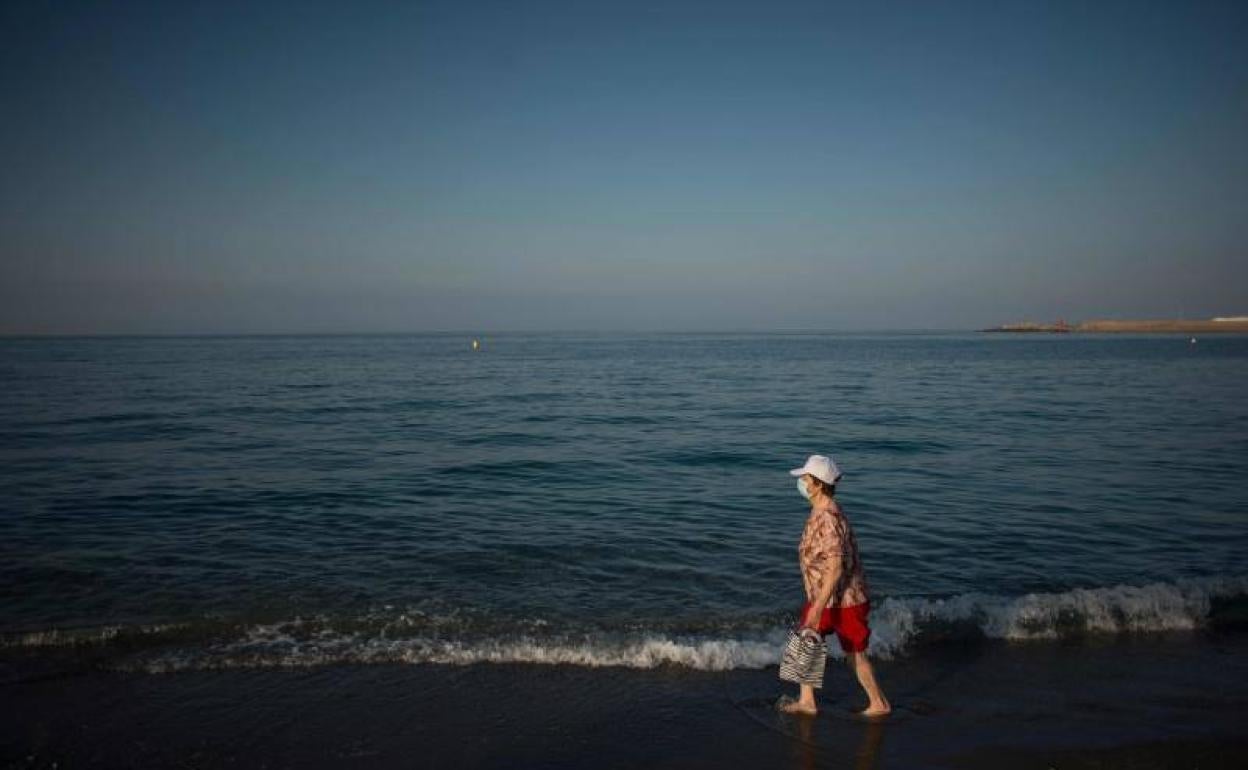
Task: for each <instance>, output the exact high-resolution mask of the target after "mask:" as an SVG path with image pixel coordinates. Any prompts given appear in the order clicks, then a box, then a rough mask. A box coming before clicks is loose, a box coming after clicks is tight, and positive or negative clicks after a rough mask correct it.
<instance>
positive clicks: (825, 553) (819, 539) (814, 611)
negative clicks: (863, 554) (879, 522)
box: [803, 516, 845, 630]
mask: <svg viewBox="0 0 1248 770" xmlns="http://www.w3.org/2000/svg"><path fill="white" fill-rule="evenodd" d="M812 540H813V543H814V546H815V547H814V549H813V550H814V560H815V562H816V563H817V564H818V565H819V576H820V581H819V586H818V587H817V588H816V589H815V595H814V596H812V597H810V609H809V610H807V611H806V617H805V618H803V621H804V622H803V625H805V626H810V627H811V628H814V629H816V630H818V628H819V618H820V616H821V615H822V614H823V608H824V607H826V606H828V600H829V599H831V598H832V592H833V591H835V590H836V586H837V584H839V583H840V582H841V571H842V570H843V569H844V568H845V559H844V555H843V553H842V547H841V546H842V537H841V533H840V532H839V531H838V529H837V527H836V526H834V524H833V522H832V521H830V520H829V519H828V518H827V517H826V516H821V518H820V519H819V520H818V524H817V527H816V529H815V531H814V537H813V538H812Z"/></svg>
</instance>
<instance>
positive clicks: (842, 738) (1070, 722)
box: [0, 631, 1248, 768]
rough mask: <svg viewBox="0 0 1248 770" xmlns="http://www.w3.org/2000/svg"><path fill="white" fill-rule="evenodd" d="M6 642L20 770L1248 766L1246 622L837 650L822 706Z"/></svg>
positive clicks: (10, 750)
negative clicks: (807, 712)
mask: <svg viewBox="0 0 1248 770" xmlns="http://www.w3.org/2000/svg"><path fill="white" fill-rule="evenodd" d="M22 655H23V654H22V653H18V652H14V651H11V650H10V651H4V657H3V659H2V667H0V672H2V673H3V675H4V676H3V677H2V678H0V681H3V684H2V685H0V708H2V709H3V712H4V713H5V714H6V719H5V720H4V724H3V727H2V728H0V765H3V766H4V767H51V766H52V765H53V763H56V764H57V766H58V767H205V768H216V767H267V768H284V767H292V768H294V767H299V768H303V767H313V768H320V767H355V766H368V767H396V768H397V767H404V768H410V767H418V768H440V767H456V768H459V767H471V768H504V767H506V768H517V767H543V768H546V767H550V768H573V767H658V768H738V767H741V768H744V767H751V768H754V767H759V768H774V767H796V768H807V767H819V768H822V767H854V768H873V767H874V768H880V767H898V768H913V767H984V768H988V767H1007V766H1008V767H1011V768H1017V767H1022V768H1027V767H1036V768H1049V767H1054V768H1091V767H1124V768H1125V767H1131V768H1167V767H1200V768H1219V767H1228V768H1229V767H1244V766H1248V741H1246V740H1245V739H1244V738H1243V737H1242V735H1243V729H1242V728H1243V724H1245V722H1246V721H1248V635H1246V634H1244V633H1243V632H1238V631H1237V632H1219V633H1174V634H1151V635H1147V636H1139V637H1117V638H1112V639H1107V640H1104V641H1100V642H1098V641H1095V640H1094V641H1087V640H1084V641H1080V642H1075V643H1044V642H1029V643H1025V644H1009V643H1001V642H982V643H971V644H968V643H959V644H957V645H939V644H937V645H934V646H929V647H927V648H925V649H924V650H922V651H921V652H920V653H918V654H915V655H913V656H910V657H907V658H904V659H900V660H897V661H881V662H879V663H878V665H877V670H878V673H879V675H880V678H881V681H882V683H883V685H884V686H885V688H886V690H887V692H888V693H889V695H890V697H891V698H892V700H893V703H894V706H895V707H896V712H895V714H894V715H893V717H891V718H889V719H888V720H886V721H882V722H864V721H863V720H861V719H859V718H856V717H854V716H853V715H852V714H851V713H850V710H851V709H855V708H861V707H862V705H864V703H865V701H864V699H863V697H862V695H861V694H860V692H859V691H858V690H857V687H856V685H855V684H854V683H853V681H852V680H851V678H850V675H849V672H848V671H847V670H846V669H845V667H844V666H843V665H842V664H840V663H839V662H836V661H830V665H829V669H828V672H829V678H828V682H827V685H826V687H825V689H824V690H823V692H822V695H821V703H822V708H823V710H822V712H821V714H820V715H819V716H818V717H816V718H814V719H805V718H801V717H789V716H785V715H781V714H779V713H777V712H776V711H775V709H774V706H773V704H774V701H775V699H776V698H777V697H778V696H779V695H780V694H782V693H784V692H786V691H788V689H787V688H786V686H785V685H783V683H781V682H779V681H778V679H777V678H776V669H775V668H770V669H765V670H761V671H730V672H723V673H715V672H696V671H690V670H687V669H681V668H676V667H669V668H662V669H655V670H631V669H621V668H599V669H594V668H585V667H575V666H539V665H492V664H481V665H474V666H464V667H457V666H439V665H429V664H421V665H410V666H407V665H396V664H385V665H371V666H369V665H357V666H328V667H319V668H299V669H257V670H247V669H232V670H224V671H191V672H183V673H176V674H133V673H116V672H108V671H101V670H98V669H97V668H95V664H94V663H93V662H92V661H91V659H90V658H89V657H83V655H82V654H81V653H72V652H71V653H62V656H68V657H61V658H60V659H59V660H55V661H53V660H51V659H49V658H48V657H47V656H46V655H43V656H42V657H41V658H40V659H39V660H34V659H33V658H32V657H31V656H30V655H26V656H25V658H23V657H22Z"/></svg>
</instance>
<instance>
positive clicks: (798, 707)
mask: <svg viewBox="0 0 1248 770" xmlns="http://www.w3.org/2000/svg"><path fill="white" fill-rule="evenodd" d="M798 687H800V688H801V692H800V693H799V694H798V696H797V700H795V701H790V702H789V703H786V704H784V705H783V706H781V710H782V711H785V712H787V713H789V714H811V715H814V714H815V713H817V712H818V710H819V706H818V705H817V704H816V703H815V688H813V687H811V686H810V685H808V684H800V685H798Z"/></svg>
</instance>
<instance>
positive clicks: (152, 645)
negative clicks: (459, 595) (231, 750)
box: [0, 576, 1248, 673]
mask: <svg viewBox="0 0 1248 770" xmlns="http://www.w3.org/2000/svg"><path fill="white" fill-rule="evenodd" d="M1245 599H1248V576H1239V577H1230V578H1211V579H1203V580H1198V579H1192V580H1179V581H1176V582H1173V583H1152V584H1149V585H1141V586H1131V585H1119V586H1113V587H1102V588H1088V589H1075V590H1071V591H1066V592H1061V593H1032V594H1026V595H1023V596H1012V597H1011V596H998V595H992V594H984V593H967V594H959V595H955V596H951V597H947V598H928V597H896V598H886V599H884V600H882V601H881V602H879V604H878V605H877V606H875V607H873V609H872V612H871V627H872V636H871V643H870V648H869V652H870V653H871V654H872V655H874V656H877V657H880V658H885V659H888V658H893V657H897V656H903V655H906V654H908V653H910V652H912V651H913V650H914V649H916V648H921V647H922V646H924V645H928V644H933V643H942V642H951V641H952V642H959V641H962V642H970V641H974V640H976V639H1000V640H1007V641H1011V642H1026V641H1032V640H1053V639H1072V638H1079V637H1084V636H1094V635H1113V634H1139V633H1151V632H1160V631H1183V630H1192V629H1197V628H1201V627H1205V626H1208V625H1210V624H1211V623H1213V624H1215V625H1216V624H1217V620H1218V618H1219V617H1220V616H1221V615H1223V614H1228V613H1229V614H1231V615H1235V613H1239V615H1243V614H1244V612H1243V607H1244V605H1245V601H1244V600H1245ZM1227 608H1230V609H1229V610H1228V609H1227ZM1237 617H1238V616H1237ZM521 625H522V626H523V627H524V628H525V629H526V630H525V632H523V633H519V634H515V635H511V636H497V635H490V634H488V633H473V632H472V630H471V629H467V628H463V627H457V629H456V631H455V632H454V633H451V634H448V633H447V629H446V628H445V627H442V628H441V629H439V628H438V627H437V624H436V623H434V624H432V626H431V624H430V623H428V622H414V621H413V619H412V618H411V617H410V616H409V615H408V614H406V613H399V614H397V615H395V614H391V615H390V616H386V617H382V618H370V619H369V620H368V621H362V620H361V619H360V618H351V619H334V618H329V617H314V618H301V617H300V618H295V619H293V620H288V621H282V622H275V623H252V624H237V625H234V626H230V625H228V624H223V623H221V622H220V621H213V622H212V623H207V624H204V627H203V628H201V629H200V630H199V631H198V632H197V631H196V630H195V629H194V628H193V627H192V626H193V624H192V625H190V626H188V624H185V623H173V624H163V625H148V626H132V627H124V626H108V627H103V628H97V629H83V630H72V631H65V630H57V629H52V630H48V631H40V632H33V633H26V634H20V635H14V636H9V637H4V638H0V647H7V648H15V647H20V648H40V647H56V648H64V647H79V646H84V645H85V646H101V647H117V648H118V649H117V652H118V654H117V655H116V656H114V657H112V658H110V659H109V661H108V663H107V664H106V665H107V667H108V668H111V669H114V670H123V671H141V672H148V673H165V672H174V671H183V670H204V669H236V668H281V667H307V666H321V665H332V664H353V663H358V664H369V663H413V664H446V665H471V664H479V663H526V664H551V665H555V664H562V665H573V666H585V667H602V666H618V667H626V668H639V669H645V668H655V667H659V666H677V667H684V668H689V669H695V670H702V671H724V670H730V669H741V668H747V669H759V668H765V667H767V666H771V665H776V664H777V662H778V658H779V652H780V649H781V647H782V645H783V643H784V640H785V636H786V633H787V629H786V626H785V624H783V623H781V624H770V623H769V622H765V621H764V622H757V623H752V624H751V625H750V626H748V627H744V626H742V627H738V628H735V629H734V628H731V627H729V628H724V629H722V630H719V631H716V632H715V633H713V634H708V633H705V632H702V633H688V634H684V633H675V632H672V631H670V630H662V631H660V630H654V631H646V630H645V629H642V630H630V631H624V632H609V631H603V630H580V631H577V630H568V629H564V630H560V629H559V628H558V625H557V624H556V623H553V622H546V621H541V620H539V621H528V622H527V623H526V624H521ZM829 648H830V649H831V650H832V654H833V655H837V656H839V655H840V654H841V653H840V651H839V646H838V645H837V644H835V643H831V644H830V645H829Z"/></svg>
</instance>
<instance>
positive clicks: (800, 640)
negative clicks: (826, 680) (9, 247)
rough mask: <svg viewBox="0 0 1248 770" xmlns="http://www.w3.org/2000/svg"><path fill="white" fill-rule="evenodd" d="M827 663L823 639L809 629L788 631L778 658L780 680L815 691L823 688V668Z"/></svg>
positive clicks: (826, 651) (826, 649) (826, 648)
mask: <svg viewBox="0 0 1248 770" xmlns="http://www.w3.org/2000/svg"><path fill="white" fill-rule="evenodd" d="M827 662H828V647H827V645H826V644H824V641H823V637H821V636H820V635H819V634H818V633H816V632H815V631H814V630H813V629H810V628H803V629H802V630H801V631H800V632H799V631H797V630H792V631H789V642H788V644H786V645H785V646H784V655H783V656H782V657H781V658H780V678H781V679H783V680H784V681H786V682H796V683H798V684H808V685H810V686H811V687H814V688H815V689H816V690H817V689H819V688H821V687H823V667H824V666H825V665H826V664H827Z"/></svg>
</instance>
